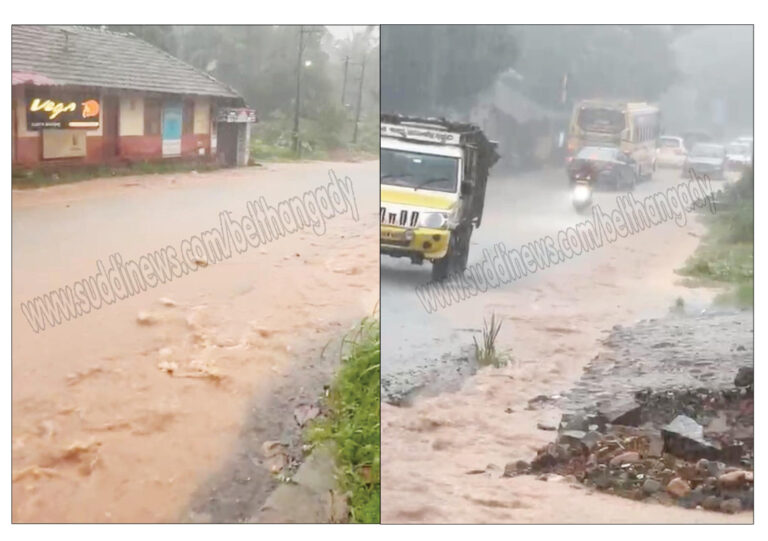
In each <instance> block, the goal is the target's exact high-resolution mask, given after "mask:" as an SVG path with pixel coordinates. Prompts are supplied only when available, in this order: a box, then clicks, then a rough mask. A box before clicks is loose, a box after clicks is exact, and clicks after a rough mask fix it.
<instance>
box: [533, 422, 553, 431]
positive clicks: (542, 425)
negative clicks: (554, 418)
mask: <svg viewBox="0 0 768 541" xmlns="http://www.w3.org/2000/svg"><path fill="white" fill-rule="evenodd" d="M536 428H538V429H539V430H557V427H556V426H555V425H553V424H551V423H548V422H547V421H540V422H538V423H536Z"/></svg>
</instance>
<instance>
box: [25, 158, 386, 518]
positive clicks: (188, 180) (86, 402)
mask: <svg viewBox="0 0 768 541" xmlns="http://www.w3.org/2000/svg"><path fill="white" fill-rule="evenodd" d="M331 168H332V169H334V170H335V171H336V174H337V175H338V176H349V177H350V178H351V179H352V180H353V182H354V188H355V195H356V199H357V205H358V208H359V212H360V220H359V222H355V221H354V220H353V218H352V216H351V215H350V214H348V213H347V214H343V215H340V216H337V217H335V218H333V219H331V220H329V221H328V229H327V232H326V234H325V235H324V236H316V235H314V234H313V233H312V232H311V231H309V230H306V231H303V232H299V233H295V234H292V235H288V236H287V237H285V238H283V239H280V240H277V241H275V242H272V243H270V244H268V245H266V246H264V247H260V248H250V249H249V250H248V251H247V252H246V253H244V254H237V253H234V254H233V256H232V258H231V259H228V260H225V261H224V262H221V263H218V264H216V265H210V266H208V267H205V268H201V269H199V270H198V271H197V272H195V273H192V274H190V275H188V276H184V277H181V278H176V279H175V280H173V281H172V282H169V283H167V284H165V285H160V286H158V287H156V288H154V289H149V290H148V291H146V292H144V293H142V294H139V295H136V296H134V297H131V298H129V299H126V300H123V301H120V302H117V303H115V304H113V305H111V306H106V307H103V308H102V309H100V310H97V311H93V312H91V313H90V314H87V315H84V316H82V317H80V318H78V319H75V320H72V321H69V322H65V323H64V324H62V325H60V326H57V327H54V328H50V329H47V330H45V331H44V332H41V333H38V334H35V333H34V332H33V331H32V330H31V328H30V326H29V325H28V324H27V321H26V320H25V319H24V316H23V315H22V313H21V311H20V309H19V303H20V302H21V301H24V300H27V299H29V298H31V297H33V296H36V295H40V294H43V293H45V292H47V291H50V290H51V289H53V288H57V287H60V286H63V285H66V284H71V283H73V282H74V281H76V280H79V279H81V278H84V277H86V276H89V275H92V274H94V273H95V272H96V261H97V260H98V259H104V260H106V258H107V257H109V255H110V254H113V253H115V252H119V253H120V254H122V256H123V258H124V259H130V258H137V257H139V256H140V255H142V254H144V253H147V252H150V251H153V250H156V249H159V248H161V247H164V246H166V245H168V244H172V245H175V246H178V243H179V242H180V241H181V240H183V239H185V238H189V237H190V236H192V235H197V234H199V233H200V232H201V231H203V230H206V229H210V228H211V227H215V226H217V225H218V213H219V212H220V211H222V210H230V211H232V213H233V214H234V215H235V216H241V215H244V214H246V212H247V211H246V207H245V204H246V201H248V200H249V199H256V198H258V197H260V196H264V197H265V198H266V199H267V201H268V202H270V203H273V204H277V202H278V201H280V200H281V199H286V198H289V197H292V196H294V195H299V196H300V195H301V194H303V193H304V192H305V191H307V190H310V189H314V188H315V187H317V186H320V185H323V184H327V183H328V170H329V169H331ZM377 172H378V163H377V162H366V163H303V164H291V165H288V164H285V165H270V166H268V167H266V168H255V167H252V168H245V169H238V170H225V171H218V172H213V173H206V174H195V173H185V174H169V175H151V176H141V177H121V178H110V179H98V180H94V181H88V182H82V183H78V184H72V185H62V186H57V187H51V188H46V189H41V190H32V191H14V192H13V316H12V317H13V402H12V404H13V417H12V423H13V434H12V436H13V451H12V453H13V510H12V516H13V520H14V521H15V522H156V521H160V522H162V521H178V520H186V519H187V518H188V517H187V516H186V512H187V507H188V506H189V505H190V500H191V498H192V497H193V495H194V494H195V493H196V492H199V490H200V487H201V486H203V485H204V484H205V483H206V482H207V481H208V480H209V478H210V477H211V476H212V475H213V474H214V473H215V472H217V471H219V470H221V468H222V465H223V464H225V463H227V461H228V460H229V458H230V456H231V454H232V451H233V449H235V448H236V444H237V439H238V435H239V434H240V433H241V431H242V428H243V425H244V423H245V422H246V419H248V423H249V426H252V427H254V430H255V432H254V434H255V436H254V437H255V438H257V439H258V438H259V437H261V436H262V435H263V436H266V435H268V432H269V426H268V425H269V419H270V417H266V419H265V421H264V422H263V423H259V422H258V419H259V411H256V410H255V409H254V408H255V406H257V405H259V404H264V405H265V407H268V406H269V405H270V404H271V402H272V399H271V397H272V396H273V395H275V394H276V393H277V394H279V397H280V400H281V402H280V403H281V404H289V405H290V404H292V403H295V404H298V403H299V402H300V401H302V400H307V401H311V400H314V399H315V398H316V396H310V392H309V391H307V390H305V389H304V388H303V387H297V388H295V389H294V388H292V387H290V383H291V381H292V378H291V374H292V373H294V372H295V370H297V369H301V370H302V371H304V372H303V376H304V379H306V377H307V373H309V374H311V373H312V372H311V371H312V370H313V369H314V363H313V362H312V358H311V357H309V355H318V356H319V352H320V351H321V350H322V347H323V346H324V345H325V344H326V343H328V342H329V341H332V340H334V339H337V338H338V337H339V336H341V335H342V334H343V333H345V332H346V331H347V330H348V329H349V328H350V327H351V326H352V325H354V324H355V322H357V321H359V319H360V318H362V317H364V316H366V315H369V314H371V312H372V311H373V310H374V309H375V306H376V302H377V299H378V283H379V279H378V276H379V270H378V267H379V265H378V261H379V256H378V225H377V224H378V222H377V216H378V208H377V207H376V202H377V201H378V196H377V190H378V181H377ZM140 312H145V313H146V314H148V315H149V316H150V318H149V323H151V324H140V323H139V321H138V320H137V316H138V314H139V313H140ZM145 322H146V321H145ZM318 364H320V363H318ZM168 366H172V367H175V370H173V371H172V373H171V372H169V371H168V370H164V369H163V367H166V368H167V367H168ZM321 375H322V377H325V376H327V368H326V369H324V371H322V373H321ZM299 381H303V379H302V380H299ZM291 393H295V397H292V396H288V395H290V394H291ZM294 399H295V400H294ZM286 413H287V414H289V415H290V410H289V411H287V412H286ZM270 415H274V412H270ZM258 430H261V431H262V432H261V433H259V432H258Z"/></svg>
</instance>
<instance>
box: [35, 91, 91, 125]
mask: <svg viewBox="0 0 768 541" xmlns="http://www.w3.org/2000/svg"><path fill="white" fill-rule="evenodd" d="M100 109H101V107H100V105H99V100H97V99H88V98H85V99H64V100H61V99H56V98H48V97H32V98H29V99H28V100H27V129H28V130H42V129H60V130H61V129H71V128H75V129H88V130H97V129H99V111H100Z"/></svg>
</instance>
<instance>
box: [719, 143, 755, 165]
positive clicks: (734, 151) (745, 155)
mask: <svg viewBox="0 0 768 541" xmlns="http://www.w3.org/2000/svg"><path fill="white" fill-rule="evenodd" d="M725 164H726V168H728V169H731V170H736V171H740V170H742V169H744V168H745V167H748V166H750V165H752V145H751V144H750V143H749V142H747V141H744V140H742V139H741V138H739V139H737V140H736V141H733V142H732V143H730V144H729V145H728V146H727V147H726V149H725Z"/></svg>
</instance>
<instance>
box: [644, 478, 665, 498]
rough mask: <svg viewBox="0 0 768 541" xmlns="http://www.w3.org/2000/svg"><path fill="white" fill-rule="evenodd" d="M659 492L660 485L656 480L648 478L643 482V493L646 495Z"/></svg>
mask: <svg viewBox="0 0 768 541" xmlns="http://www.w3.org/2000/svg"><path fill="white" fill-rule="evenodd" d="M659 490H661V483H660V482H658V481H657V480H656V479H653V478H651V477H649V478H648V479H646V480H645V481H644V482H643V492H645V493H646V494H655V493H656V492H658V491H659Z"/></svg>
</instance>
